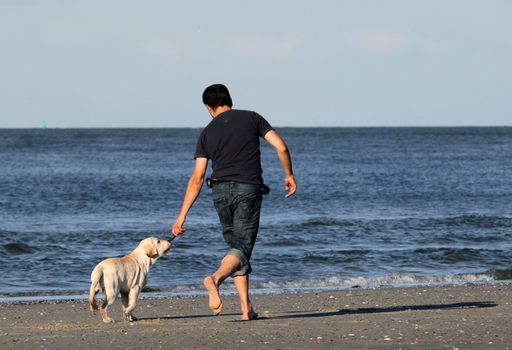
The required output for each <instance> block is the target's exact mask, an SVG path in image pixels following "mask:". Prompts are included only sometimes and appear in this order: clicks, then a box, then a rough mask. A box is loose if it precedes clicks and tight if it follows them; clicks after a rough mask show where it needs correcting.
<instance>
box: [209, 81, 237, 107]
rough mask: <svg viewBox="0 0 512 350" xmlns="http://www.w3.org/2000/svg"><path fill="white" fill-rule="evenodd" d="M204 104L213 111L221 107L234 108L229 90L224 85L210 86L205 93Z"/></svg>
mask: <svg viewBox="0 0 512 350" xmlns="http://www.w3.org/2000/svg"><path fill="white" fill-rule="evenodd" d="M203 103H204V104H205V105H206V106H208V107H210V108H212V109H213V110H215V109H216V108H217V107H221V106H228V107H229V108H231V107H233V101H231V96H230V95H229V90H228V88H227V87H226V86H224V85H222V84H213V85H210V86H208V87H207V88H206V89H205V90H204V92H203Z"/></svg>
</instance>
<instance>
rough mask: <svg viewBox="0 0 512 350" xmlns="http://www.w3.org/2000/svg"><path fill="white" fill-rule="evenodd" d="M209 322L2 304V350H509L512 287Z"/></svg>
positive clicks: (202, 303) (340, 295)
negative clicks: (109, 319)
mask: <svg viewBox="0 0 512 350" xmlns="http://www.w3.org/2000/svg"><path fill="white" fill-rule="evenodd" d="M223 299H224V310H223V313H222V315H220V316H211V315H210V313H209V310H208V308H207V298H206V296H204V297H181V298H180V297H172V298H154V299H151V298H147V299H143V300H140V303H139V305H138V307H137V309H136V310H135V311H136V312H135V315H137V316H138V317H139V318H140V319H139V321H137V322H132V323H130V322H124V321H122V320H121V309H120V301H119V300H118V301H116V303H115V304H114V306H113V307H112V309H111V313H110V314H111V316H113V317H114V318H115V319H116V321H117V322H116V323H114V324H104V323H102V322H101V319H100V316H99V315H98V314H95V315H93V314H91V313H90V312H89V310H88V305H86V302H84V301H66V302H42V303H30V304H29V303H24V304H23V303H20V304H0V311H1V316H0V348H1V349H35V348H38V349H39V348H41V349H70V348H73V349H91V348H96V349H105V348H110V349H141V348H144V349H159V348H172V349H216V348H223V349H239V348H245V347H247V348H254V349H262V348H265V349H409V348H411V349H441V348H448V349H483V348H485V349H489V348H492V349H494V348H495V349H509V348H512V284H496V285H471V286H442V287H414V288H389V289H375V290H365V289H351V290H344V291H335V292H321V293H304V294H276V295H262V296H254V297H253V303H254V304H255V306H256V307H257V311H258V312H259V314H260V316H261V317H260V319H258V320H255V321H251V322H242V321H240V320H239V319H240V315H239V312H238V305H237V299H236V298H235V297H232V296H229V297H224V298H223Z"/></svg>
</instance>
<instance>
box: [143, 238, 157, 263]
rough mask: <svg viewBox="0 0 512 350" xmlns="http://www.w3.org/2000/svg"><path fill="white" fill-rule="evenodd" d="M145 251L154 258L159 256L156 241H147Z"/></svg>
mask: <svg viewBox="0 0 512 350" xmlns="http://www.w3.org/2000/svg"><path fill="white" fill-rule="evenodd" d="M144 252H145V253H146V255H147V256H149V257H150V258H152V259H155V258H158V249H156V246H155V243H153V242H146V244H144Z"/></svg>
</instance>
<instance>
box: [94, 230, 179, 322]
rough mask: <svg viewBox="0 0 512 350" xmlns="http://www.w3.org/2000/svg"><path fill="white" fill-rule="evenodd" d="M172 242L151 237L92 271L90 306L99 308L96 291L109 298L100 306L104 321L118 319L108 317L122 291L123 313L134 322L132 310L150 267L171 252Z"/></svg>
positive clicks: (104, 261) (100, 264) (101, 263)
mask: <svg viewBox="0 0 512 350" xmlns="http://www.w3.org/2000/svg"><path fill="white" fill-rule="evenodd" d="M170 248H171V242H170V241H166V240H160V239H158V238H155V237H149V238H146V239H144V240H142V241H141V242H140V244H139V246H138V247H137V248H135V250H133V251H132V252H131V253H130V254H128V255H126V256H123V257H122V258H110V259H105V260H103V261H102V262H100V263H99V264H98V265H96V267H95V268H94V270H92V273H91V289H90V290H89V305H90V308H91V311H92V312H94V311H95V310H97V309H98V305H97V304H96V299H95V297H96V293H98V292H102V291H103V292H105V300H104V301H103V304H102V305H101V306H100V314H101V318H103V322H106V323H110V322H114V320H113V319H111V318H110V317H108V315H107V308H108V306H109V305H112V303H114V301H115V300H116V298H117V295H118V294H119V293H121V298H122V303H123V316H124V319H125V320H126V321H134V320H135V317H134V316H133V315H132V311H133V309H134V308H135V306H136V304H137V297H138V296H139V292H140V291H141V289H142V288H143V287H144V285H145V284H146V280H147V277H148V272H149V268H150V267H151V265H153V264H154V263H155V261H156V260H157V259H158V258H159V257H161V256H164V255H165V254H167V252H168V251H169V249H170Z"/></svg>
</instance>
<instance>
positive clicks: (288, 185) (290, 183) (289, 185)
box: [284, 175, 297, 198]
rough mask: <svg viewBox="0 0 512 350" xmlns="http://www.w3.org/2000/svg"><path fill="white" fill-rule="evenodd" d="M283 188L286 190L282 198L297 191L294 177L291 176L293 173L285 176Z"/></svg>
mask: <svg viewBox="0 0 512 350" xmlns="http://www.w3.org/2000/svg"><path fill="white" fill-rule="evenodd" d="M284 189H285V190H286V191H288V192H287V193H286V195H285V196H284V198H288V197H291V196H293V195H294V194H295V192H296V191H297V184H296V183H295V178H294V177H293V175H291V176H287V177H285V179H284Z"/></svg>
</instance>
